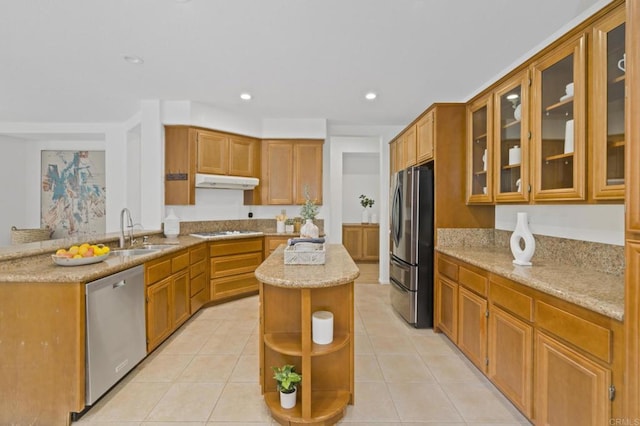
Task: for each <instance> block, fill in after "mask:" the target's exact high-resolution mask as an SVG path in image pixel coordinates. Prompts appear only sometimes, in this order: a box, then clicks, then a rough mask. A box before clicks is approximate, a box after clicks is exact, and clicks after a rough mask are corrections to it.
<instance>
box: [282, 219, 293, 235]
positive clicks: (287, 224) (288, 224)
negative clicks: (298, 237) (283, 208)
mask: <svg viewBox="0 0 640 426" xmlns="http://www.w3.org/2000/svg"><path fill="white" fill-rule="evenodd" d="M284 232H286V233H287V234H293V218H291V217H289V218H287V220H285V221H284Z"/></svg>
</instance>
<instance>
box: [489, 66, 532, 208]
mask: <svg viewBox="0 0 640 426" xmlns="http://www.w3.org/2000/svg"><path fill="white" fill-rule="evenodd" d="M494 106H495V108H494V126H493V129H494V135H495V136H494V143H495V153H494V160H495V166H494V176H495V200H496V202H522V201H529V137H528V133H529V72H528V71H524V72H521V73H518V74H517V75H515V76H514V77H512V78H511V79H509V80H508V81H506V82H505V83H503V84H502V85H501V86H500V87H498V88H497V89H496V90H495V91H494Z"/></svg>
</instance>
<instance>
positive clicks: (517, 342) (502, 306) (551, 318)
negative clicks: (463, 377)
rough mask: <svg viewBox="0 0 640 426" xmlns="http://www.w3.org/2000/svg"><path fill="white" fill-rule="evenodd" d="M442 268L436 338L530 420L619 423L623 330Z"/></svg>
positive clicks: (441, 263)
mask: <svg viewBox="0 0 640 426" xmlns="http://www.w3.org/2000/svg"><path fill="white" fill-rule="evenodd" d="M436 265H437V270H436V277H435V283H436V284H435V331H436V332H438V331H439V332H443V333H445V334H446V335H447V336H448V337H449V338H450V339H451V341H452V342H453V343H454V344H456V345H457V346H458V348H459V349H460V350H461V351H462V352H463V353H464V354H465V355H466V356H467V357H468V358H469V360H470V361H472V362H473V363H474V364H475V365H476V366H477V367H478V369H479V370H480V371H482V372H483V373H484V374H486V375H487V377H488V378H489V379H490V380H491V381H492V382H493V383H494V384H495V385H496V387H497V388H498V389H500V391H501V392H502V393H503V394H504V395H505V396H506V397H507V398H509V400H510V401H511V402H512V403H513V404H514V405H515V406H516V407H517V408H518V409H519V410H520V411H521V412H522V413H523V414H524V415H525V416H526V417H527V418H529V419H530V420H532V421H533V422H534V423H535V424H536V425H551V426H564V425H569V424H576V425H594V426H595V425H606V424H613V423H609V422H610V421H612V420H611V419H617V418H620V413H621V411H622V402H621V398H620V397H617V398H615V391H616V387H617V388H621V387H622V384H623V382H624V377H623V375H624V338H623V333H622V329H623V325H622V323H621V322H619V321H616V320H614V319H612V318H608V317H605V316H603V315H601V314H598V313H596V312H593V311H590V310H587V309H585V308H582V307H580V306H576V305H574V304H572V303H569V302H566V301H564V300H560V299H557V298H555V297H554V296H551V295H548V294H546V293H542V292H539V291H538V290H535V289H533V288H531V287H528V286H525V285H522V284H519V283H517V282H515V281H512V280H510V279H507V278H506V277H503V276H500V275H497V274H493V273H489V272H488V271H484V270H482V269H480V268H478V267H475V266H472V265H469V264H467V263H465V262H463V261H460V260H457V259H455V258H453V257H450V256H447V255H443V254H442V253H436ZM472 289H473V290H472ZM483 295H486V296H483ZM612 385H615V387H614V386H612ZM610 398H611V399H610Z"/></svg>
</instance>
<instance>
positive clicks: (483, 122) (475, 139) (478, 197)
mask: <svg viewBox="0 0 640 426" xmlns="http://www.w3.org/2000/svg"><path fill="white" fill-rule="evenodd" d="M492 110H493V101H492V98H491V95H490V94H489V95H486V96H483V97H482V98H480V99H478V100H476V101H474V102H472V103H471V104H469V105H468V106H467V203H469V204H475V203H491V202H493V184H492V182H493V180H492V174H493V170H492V167H493V163H492V158H493V146H492V144H491V137H492V116H493V111H492Z"/></svg>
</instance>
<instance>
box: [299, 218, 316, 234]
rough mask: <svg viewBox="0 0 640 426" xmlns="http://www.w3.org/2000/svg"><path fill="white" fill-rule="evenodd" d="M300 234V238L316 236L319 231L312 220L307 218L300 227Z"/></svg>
mask: <svg viewBox="0 0 640 426" xmlns="http://www.w3.org/2000/svg"><path fill="white" fill-rule="evenodd" d="M300 236H301V237H302V238H318V237H319V236H320V231H319V230H318V227H317V226H316V225H315V224H314V223H313V220H311V219H307V221H306V222H305V223H304V225H302V228H300Z"/></svg>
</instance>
